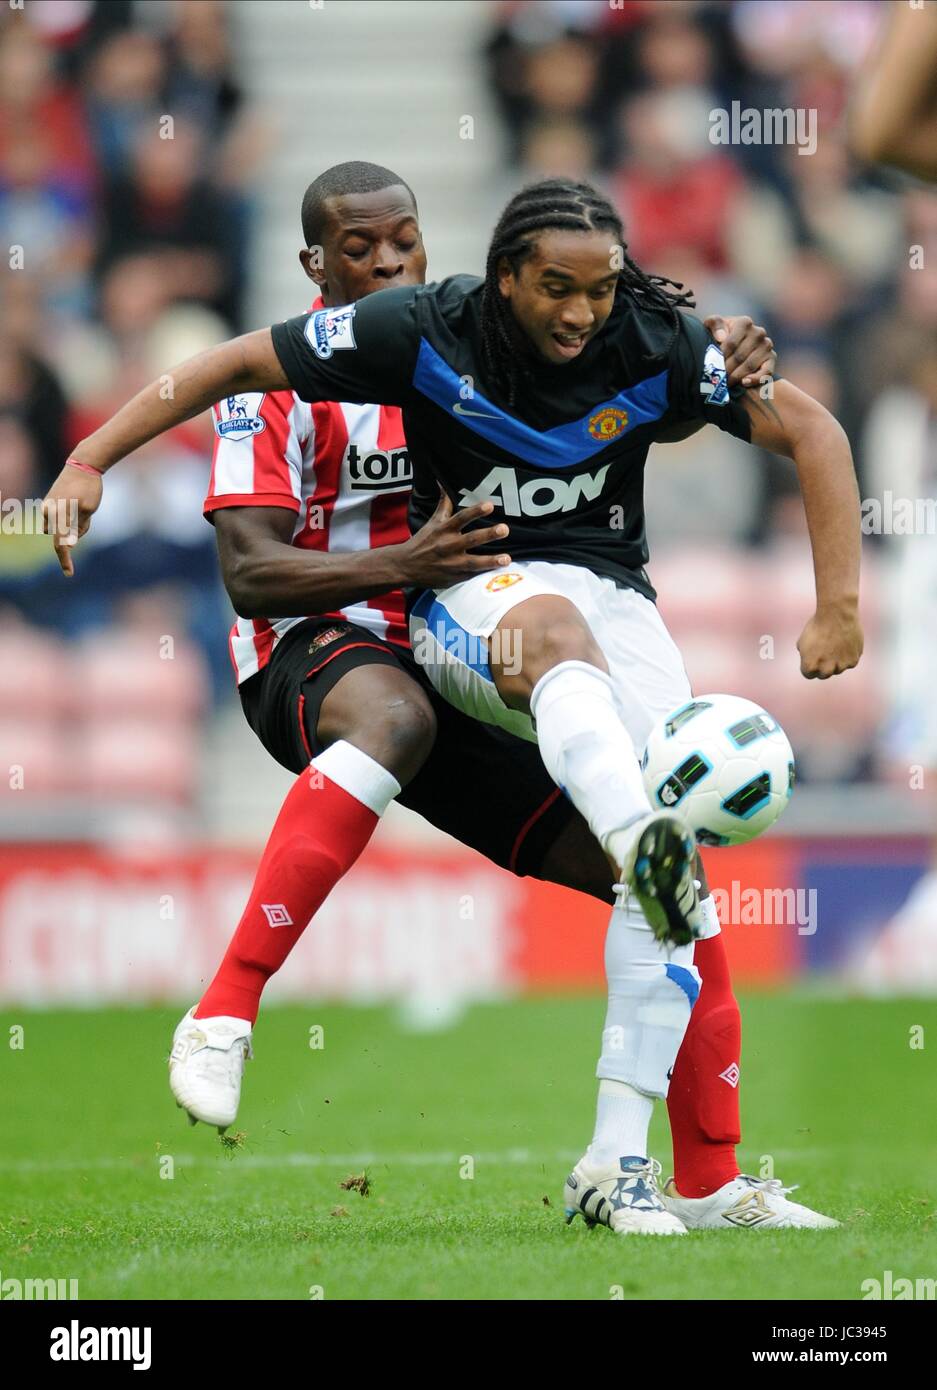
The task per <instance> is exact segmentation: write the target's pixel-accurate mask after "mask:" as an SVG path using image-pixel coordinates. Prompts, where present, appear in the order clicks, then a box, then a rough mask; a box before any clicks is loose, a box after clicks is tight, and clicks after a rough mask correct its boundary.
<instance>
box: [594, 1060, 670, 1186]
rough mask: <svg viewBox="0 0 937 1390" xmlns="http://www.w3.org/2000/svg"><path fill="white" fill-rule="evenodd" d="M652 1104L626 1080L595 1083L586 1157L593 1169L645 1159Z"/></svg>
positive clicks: (652, 1110) (652, 1109)
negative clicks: (592, 1131) (592, 1126)
mask: <svg viewBox="0 0 937 1390" xmlns="http://www.w3.org/2000/svg"><path fill="white" fill-rule="evenodd" d="M653 1113H654V1102H653V1101H652V1100H651V1098H650V1096H643V1095H642V1094H641V1092H640V1091H636V1090H635V1089H634V1087H633V1086H629V1085H628V1083H627V1082H626V1081H609V1080H604V1081H600V1082H599V1099H598V1101H597V1103H596V1110H595V1134H594V1135H593V1136H592V1143H591V1144H590V1145H589V1152H588V1153H587V1155H586V1157H587V1158H588V1160H589V1162H590V1163H593V1164H594V1165H595V1166H596V1167H597V1168H608V1167H610V1166H611V1165H612V1164H614V1163H618V1162H619V1160H620V1159H622V1158H647V1131H648V1126H649V1125H650V1123H651V1116H652V1115H653Z"/></svg>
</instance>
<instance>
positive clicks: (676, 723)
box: [641, 695, 794, 845]
mask: <svg viewBox="0 0 937 1390" xmlns="http://www.w3.org/2000/svg"><path fill="white" fill-rule="evenodd" d="M641 766H642V769H643V771H644V785H645V787H646V788H647V794H648V796H649V797H650V800H651V804H652V806H653V807H654V808H655V810H659V809H667V810H679V811H680V814H681V815H682V816H684V818H685V819H686V821H687V823H688V824H689V825H690V826H692V828H693V830H695V832H696V838H697V840H698V841H699V843H700V844H701V845H741V844H744V843H745V841H746V840H753V839H754V838H755V837H756V835H761V834H763V833H764V831H766V830H767V829H768V827H769V826H771V825H773V824H774V822H775V821H776V820H777V818H778V816H779V815H780V814H781V812H782V811H783V810H784V807H785V806H786V805H787V803H788V801H789V800H790V798H791V793H792V792H793V790H794V754H793V752H792V750H791V745H790V742H789V741H788V738H787V735H786V734H785V732H784V730H783V729H782V728H781V726H780V724H779V723H778V722H777V720H776V719H774V718H772V716H771V715H770V714H768V712H767V711H766V710H763V709H762V708H761V706H760V705H756V704H753V703H752V701H751V700H745V699H743V698H742V697H741V696H739V695H697V696H695V697H694V698H693V699H692V700H691V701H689V703H688V704H685V705H681V706H680V708H679V709H677V710H674V711H673V713H672V714H669V715H667V716H666V718H664V719H661V720H660V721H659V722H658V723H657V724H656V725H655V727H654V729H653V730H652V731H651V736H650V738H649V739H648V742H647V747H646V749H645V751H644V757H643V759H642V761H641Z"/></svg>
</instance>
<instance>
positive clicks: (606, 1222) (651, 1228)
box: [563, 1155, 686, 1236]
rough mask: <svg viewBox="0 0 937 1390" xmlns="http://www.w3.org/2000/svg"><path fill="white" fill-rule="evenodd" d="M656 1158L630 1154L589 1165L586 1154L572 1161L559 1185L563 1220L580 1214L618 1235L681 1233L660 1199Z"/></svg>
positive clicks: (682, 1229)
mask: <svg viewBox="0 0 937 1390" xmlns="http://www.w3.org/2000/svg"><path fill="white" fill-rule="evenodd" d="M659 1176H660V1164H659V1163H658V1162H657V1159H656V1158H639V1157H636V1156H632V1157H629V1158H622V1159H619V1161H618V1163H616V1164H614V1165H612V1166H611V1167H608V1168H596V1167H593V1166H592V1165H591V1164H590V1163H589V1161H588V1155H587V1156H586V1157H584V1158H581V1159H580V1160H579V1162H578V1163H577V1164H576V1166H575V1168H574V1169H573V1171H572V1172H571V1173H570V1175H569V1177H568V1178H567V1179H566V1186H565V1187H564V1189H563V1202H564V1204H565V1207H566V1224H567V1226H568V1225H569V1223H570V1222H571V1221H572V1220H573V1219H574V1218H575V1217H577V1216H581V1217H582V1218H583V1220H584V1221H585V1223H586V1225H587V1226H588V1227H589V1228H590V1230H591V1228H592V1227H593V1226H595V1225H598V1224H601V1225H603V1226H608V1227H609V1229H610V1230H612V1231H615V1232H616V1233H617V1234H618V1235H622V1236H625V1235H642V1236H682V1235H686V1227H685V1226H684V1224H683V1222H682V1221H681V1220H680V1219H679V1217H676V1216H672V1215H671V1213H670V1212H669V1211H668V1210H667V1209H666V1207H665V1206H664V1204H663V1202H662V1201H661V1196H660V1192H659V1190H658V1187H657V1179H658V1177H659Z"/></svg>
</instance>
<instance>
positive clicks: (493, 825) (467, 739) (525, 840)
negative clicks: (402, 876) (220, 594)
mask: <svg viewBox="0 0 937 1390" xmlns="http://www.w3.org/2000/svg"><path fill="white" fill-rule="evenodd" d="M366 664H374V665H382V666H393V667H395V668H396V669H397V670H400V671H403V672H405V674H407V675H408V676H410V677H411V678H412V679H413V680H415V681H416V683H417V684H418V685H419V686H420V688H421V689H422V690H423V692H424V693H425V694H426V696H427V697H428V699H429V701H430V703H431V705H432V706H433V710H434V712H435V715H436V721H437V733H436V742H435V744H434V745H433V750H432V752H431V753H430V755H429V757H428V758H427V760H426V762H425V763H424V765H423V767H422V768H421V770H420V772H419V773H418V774H417V776H416V777H415V778H414V779H413V781H412V782H411V783H410V784H409V786H407V787H404V789H403V791H402V792H401V794H400V796H398V797H397V800H398V801H399V802H400V803H401V805H403V806H408V807H409V808H410V810H412V811H416V812H417V813H418V814H419V815H421V816H422V817H423V818H424V819H425V820H428V821H429V822H430V824H432V825H435V826H437V827H438V828H439V829H440V830H444V831H446V833H447V834H449V835H452V836H454V837H455V839H457V840H460V841H461V842H462V844H464V845H468V846H469V847H470V848H472V849H475V850H478V851H479V853H480V854H483V855H485V857H486V858H487V859H490V860H492V862H493V863H495V864H499V865H501V867H502V868H505V869H509V870H510V871H511V872H512V873H515V874H518V875H519V876H521V877H523V876H524V875H526V874H534V875H538V872H539V869H540V866H541V864H542V862H543V858H544V856H545V854H546V852H547V850H548V849H549V848H550V846H551V845H552V844H553V843H554V841H555V840H556V838H557V836H558V835H559V834H560V833H561V831H562V830H563V829H564V828H565V827H566V825H567V824H568V823H569V821H570V820H571V819H572V818H573V816H574V815H575V814H576V813H575V810H574V809H573V806H572V804H571V803H570V802H569V801H568V800H567V798H566V797H565V796H564V795H563V793H562V792H561V791H560V790H559V788H558V787H557V786H556V784H555V782H554V781H553V780H552V778H551V777H550V775H549V774H548V772H547V770H546V768H545V767H544V766H543V762H542V760H541V757H540V751H539V749H538V748H537V745H536V744H535V743H528V742H526V741H525V740H523V739H519V738H514V737H512V735H510V734H506V733H504V732H503V731H502V730H501V729H496V728H495V727H494V726H493V725H490V724H482V723H480V722H479V721H478V720H475V719H470V718H469V717H468V716H467V715H464V714H461V713H460V712H459V711H458V710H456V709H454V708H453V706H452V705H450V704H448V703H447V702H446V701H445V700H443V699H442V698H441V697H440V696H439V695H437V694H436V692H435V691H434V690H433V689H432V688H431V686H430V685H429V683H428V681H426V680H425V679H424V677H423V676H422V674H421V672H420V669H419V667H418V666H417V664H416V662H415V661H414V660H413V657H412V655H411V653H410V651H409V649H407V648H402V647H398V646H393V645H391V644H390V643H388V642H383V641H382V640H381V639H380V638H379V637H376V636H375V635H374V634H373V633H372V632H369V631H368V630H367V629H366V628H362V627H357V626H355V625H354V624H353V623H346V622H341V621H337V620H335V619H333V618H306V619H304V620H303V621H302V622H301V623H297V624H296V626H295V627H292V628H290V630H289V632H287V633H286V635H285V636H284V637H283V638H281V640H280V641H279V642H278V643H277V645H276V647H275V648H274V650H273V655H272V657H271V659H270V661H269V663H268V665H267V666H266V667H265V668H264V669H263V670H262V671H260V672H259V673H258V674H257V675H255V676H251V677H250V678H249V679H248V680H246V681H245V682H244V683H243V684H242V685H241V687H240V694H241V703H242V705H243V707H244V713H245V715H246V716H247V722H248V723H249V724H250V726H251V728H252V729H253V730H254V733H255V734H256V735H257V737H258V738H259V739H260V741H261V743H262V744H263V745H264V747H265V748H266V749H267V752H268V753H270V754H271V755H272V756H273V757H274V758H276V760H277V762H278V763H281V764H282V765H283V767H285V768H288V769H289V770H290V771H291V772H295V773H297V774H298V773H300V772H302V771H303V770H304V768H306V767H308V765H309V762H310V760H311V759H312V758H313V757H315V755H316V754H317V753H321V752H322V745H321V744H320V742H319V740H318V738H317V735H316V726H317V724H318V721H319V710H320V708H321V705H322V702H323V700H324V699H325V697H326V695H328V693H329V691H330V690H332V689H333V687H334V686H335V685H336V684H337V682H338V681H339V680H340V679H341V677H342V676H343V675H345V673H346V672H347V671H351V670H353V669H354V668H355V667H356V666H363V665H366Z"/></svg>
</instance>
